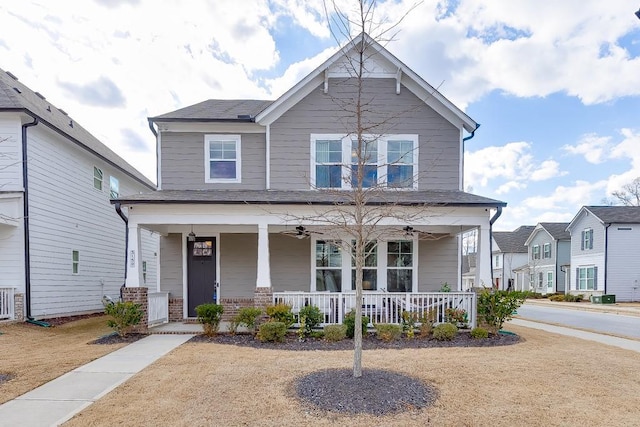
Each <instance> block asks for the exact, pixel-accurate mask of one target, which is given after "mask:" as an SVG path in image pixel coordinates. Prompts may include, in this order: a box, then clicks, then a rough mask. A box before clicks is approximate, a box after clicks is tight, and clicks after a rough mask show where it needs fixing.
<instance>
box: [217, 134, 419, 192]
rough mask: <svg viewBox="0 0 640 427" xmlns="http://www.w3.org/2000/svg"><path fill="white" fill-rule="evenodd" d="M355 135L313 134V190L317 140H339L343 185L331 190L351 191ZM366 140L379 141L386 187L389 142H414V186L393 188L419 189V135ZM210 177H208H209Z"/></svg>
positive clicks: (381, 181)
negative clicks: (352, 148)
mask: <svg viewBox="0 0 640 427" xmlns="http://www.w3.org/2000/svg"><path fill="white" fill-rule="evenodd" d="M353 138H354V135H344V134H326V133H312V134H311V141H310V156H309V157H310V166H309V167H310V171H311V173H310V174H309V176H310V184H311V188H312V189H318V190H324V188H316V141H317V140H334V141H335V140H339V141H341V142H342V173H341V176H342V183H341V187H339V188H331V189H330V190H351V189H352V186H351V142H352V141H353ZM363 138H364V139H369V140H374V139H375V140H377V142H378V147H377V148H378V185H380V186H383V187H386V184H387V166H388V165H387V141H389V140H403V141H412V142H413V147H414V148H413V163H412V166H413V186H411V187H408V188H396V187H391V189H393V190H395V191H413V190H417V189H418V177H419V173H420V172H419V163H420V162H419V159H420V157H419V152H418V149H419V136H418V134H389V135H382V136H375V135H363ZM207 176H208V175H207Z"/></svg>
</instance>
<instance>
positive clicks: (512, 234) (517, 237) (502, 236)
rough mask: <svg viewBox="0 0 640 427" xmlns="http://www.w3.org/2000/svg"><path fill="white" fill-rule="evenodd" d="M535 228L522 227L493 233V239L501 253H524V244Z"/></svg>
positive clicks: (525, 248) (530, 226)
mask: <svg viewBox="0 0 640 427" xmlns="http://www.w3.org/2000/svg"><path fill="white" fill-rule="evenodd" d="M534 228H536V227H535V226H533V225H523V226H520V227H518V228H516V229H515V230H513V231H494V232H493V233H492V234H493V238H494V240H495V241H496V244H497V245H498V248H499V249H500V252H502V253H526V252H527V247H526V246H525V245H524V243H525V242H526V241H527V239H528V238H529V235H530V234H531V232H532V231H533V229H534Z"/></svg>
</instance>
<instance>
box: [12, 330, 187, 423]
mask: <svg viewBox="0 0 640 427" xmlns="http://www.w3.org/2000/svg"><path fill="white" fill-rule="evenodd" d="M193 336H194V335H188V334H180V335H150V336H148V337H145V338H143V339H141V340H139V341H136V342H134V343H131V344H129V345H127V346H126V347H123V348H121V349H119V350H116V351H114V352H113V353H109V354H107V355H105V356H103V357H101V358H99V359H96V360H94V361H93V362H90V363H87V364H86V365H83V366H80V367H79V368H76V369H74V370H73V371H71V372H67V373H66V374H64V375H62V376H61V377H59V378H56V379H55V380H53V381H50V382H48V383H46V384H44V385H42V386H40V387H38V388H36V389H34V390H31V391H30V392H28V393H25V394H23V395H22V396H19V397H17V398H15V399H14V400H10V401H9V402H6V403H4V404H3V405H0V426H1V427H5V426H7V427H9V426H24V427H40V426H43V427H44V426H57V425H60V424H62V423H64V422H65V421H67V420H69V419H70V418H71V417H73V416H74V415H75V414H77V413H78V412H80V411H82V410H83V409H85V408H86V407H87V406H89V405H91V404H92V403H93V402H95V401H96V400H98V399H99V398H101V397H102V396H104V395H105V394H107V393H109V392H110V391H111V390H113V389H114V388H116V387H118V386H119V385H120V384H122V383H124V382H125V381H127V380H128V379H129V378H131V377H132V376H133V375H135V374H136V373H138V372H140V371H141V370H142V369H144V368H146V367H147V366H149V365H150V364H151V363H153V362H155V361H156V360H158V359H159V358H160V357H162V356H164V355H165V354H167V353H169V352H170V351H171V350H173V349H174V348H176V347H178V346H180V345H181V344H183V343H185V342H186V341H188V340H189V339H191V337H193Z"/></svg>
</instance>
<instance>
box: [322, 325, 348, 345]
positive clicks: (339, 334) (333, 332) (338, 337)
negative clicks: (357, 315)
mask: <svg viewBox="0 0 640 427" xmlns="http://www.w3.org/2000/svg"><path fill="white" fill-rule="evenodd" d="M345 338H347V327H346V326H345V325H326V326H325V327H324V339H325V340H327V341H331V342H335V341H342V340H343V339H345Z"/></svg>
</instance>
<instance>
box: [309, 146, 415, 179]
mask: <svg viewBox="0 0 640 427" xmlns="http://www.w3.org/2000/svg"><path fill="white" fill-rule="evenodd" d="M417 149H418V135H383V136H377V137H375V136H371V135H364V136H363V143H362V147H361V150H360V152H361V155H360V156H358V153H359V150H358V140H357V139H355V138H354V136H353V135H349V136H344V135H324V134H312V135H311V153H312V158H311V187H312V188H316V189H325V188H333V189H342V190H350V189H352V188H355V187H356V186H357V183H358V172H359V167H360V164H361V165H362V186H363V188H372V187H375V186H380V187H389V188H398V189H415V188H417V186H418V185H417V179H416V177H417V173H418V163H417V159H418V154H417ZM359 157H361V158H359Z"/></svg>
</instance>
